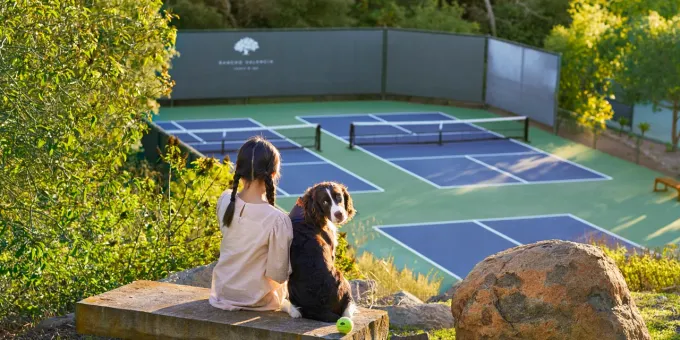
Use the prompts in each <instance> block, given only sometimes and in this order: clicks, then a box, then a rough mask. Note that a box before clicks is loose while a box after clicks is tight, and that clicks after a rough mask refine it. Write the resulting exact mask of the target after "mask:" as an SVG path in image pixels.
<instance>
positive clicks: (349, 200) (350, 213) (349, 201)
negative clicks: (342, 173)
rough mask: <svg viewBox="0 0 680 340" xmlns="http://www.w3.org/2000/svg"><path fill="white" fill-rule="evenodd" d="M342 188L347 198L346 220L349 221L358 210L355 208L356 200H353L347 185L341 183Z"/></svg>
mask: <svg viewBox="0 0 680 340" xmlns="http://www.w3.org/2000/svg"><path fill="white" fill-rule="evenodd" d="M340 188H342V196H343V198H344V200H345V211H346V212H347V220H346V222H349V220H351V219H352V218H353V217H354V214H356V210H354V202H353V201H352V196H350V194H349V191H348V190H347V187H346V186H344V185H341V186H340Z"/></svg>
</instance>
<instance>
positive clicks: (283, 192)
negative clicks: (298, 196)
mask: <svg viewBox="0 0 680 340" xmlns="http://www.w3.org/2000/svg"><path fill="white" fill-rule="evenodd" d="M276 189H277V190H278V191H280V192H281V193H282V194H283V195H284V197H288V196H290V194H289V193H287V192H286V191H285V190H283V189H281V188H280V187H276Z"/></svg>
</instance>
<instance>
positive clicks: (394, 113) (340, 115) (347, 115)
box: [296, 111, 441, 123]
mask: <svg viewBox="0 0 680 340" xmlns="http://www.w3.org/2000/svg"><path fill="white" fill-rule="evenodd" d="M370 114H373V115H381V116H403V115H413V114H441V112H439V111H412V112H389V111H388V112H363V113H348V114H338V113H334V114H330V115H305V117H309V118H326V117H329V118H341V117H361V116H367V115H370ZM296 118H297V117H296ZM390 123H391V122H390Z"/></svg>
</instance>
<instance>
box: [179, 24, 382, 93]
mask: <svg viewBox="0 0 680 340" xmlns="http://www.w3.org/2000/svg"><path fill="white" fill-rule="evenodd" d="M382 41H383V31H382V30H330V31H268V32H260V31H253V32H230V31H215V32H180V33H178V34H177V43H176V48H177V51H179V53H180V56H179V57H178V58H176V59H175V60H174V61H173V68H172V70H171V74H172V77H173V79H174V80H175V82H176V85H175V88H174V90H173V93H172V98H173V99H206V98H242V97H268V96H293V95H333V94H337V95H340V94H379V93H381V91H382V81H381V80H382V63H383V48H382Z"/></svg>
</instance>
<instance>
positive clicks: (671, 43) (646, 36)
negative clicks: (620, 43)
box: [616, 12, 680, 151]
mask: <svg viewBox="0 0 680 340" xmlns="http://www.w3.org/2000/svg"><path fill="white" fill-rule="evenodd" d="M630 27H631V29H630V30H629V31H628V32H627V33H628V34H627V41H628V42H629V44H627V45H626V47H625V48H624V49H623V50H624V52H623V56H622V58H621V61H622V67H621V68H620V71H619V72H617V76H616V79H617V80H618V81H619V82H621V83H622V85H623V87H624V88H625V89H626V91H627V92H629V93H632V96H633V97H634V98H636V99H638V100H640V101H643V102H651V103H653V105H654V108H655V109H658V108H660V107H663V108H667V109H670V110H671V111H672V113H673V115H672V121H671V142H672V150H673V151H677V149H678V141H679V140H680V131H679V130H678V119H679V118H680V117H679V112H680V67H678V65H680V15H676V16H674V17H672V18H670V19H666V18H664V17H662V16H661V15H660V14H659V13H657V12H651V13H650V15H648V16H645V17H642V18H640V19H638V20H635V21H634V22H633V25H631V26H630Z"/></svg>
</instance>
